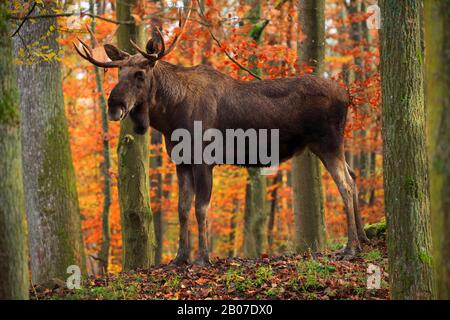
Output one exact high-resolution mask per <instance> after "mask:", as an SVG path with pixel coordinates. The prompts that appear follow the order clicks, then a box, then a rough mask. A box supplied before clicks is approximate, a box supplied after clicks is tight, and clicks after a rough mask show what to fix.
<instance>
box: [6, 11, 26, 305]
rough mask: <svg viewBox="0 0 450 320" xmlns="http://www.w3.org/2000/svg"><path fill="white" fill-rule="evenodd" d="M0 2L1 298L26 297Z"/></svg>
mask: <svg viewBox="0 0 450 320" xmlns="http://www.w3.org/2000/svg"><path fill="white" fill-rule="evenodd" d="M7 15H8V4H7V3H6V2H2V3H0V56H1V59H0V155H1V156H0V177H1V178H0V300H4V299H8V300H10V299H28V252H27V244H26V241H27V240H26V239H27V237H26V220H25V206H24V195H23V181H22V155H21V146H20V107H19V94H18V91H17V83H16V73H15V68H14V60H13V53H12V52H13V51H12V43H11V30H10V28H9V24H8V20H7Z"/></svg>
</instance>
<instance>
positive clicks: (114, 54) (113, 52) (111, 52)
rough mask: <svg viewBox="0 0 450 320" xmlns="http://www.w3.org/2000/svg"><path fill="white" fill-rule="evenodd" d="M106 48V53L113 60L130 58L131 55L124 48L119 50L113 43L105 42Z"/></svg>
mask: <svg viewBox="0 0 450 320" xmlns="http://www.w3.org/2000/svg"><path fill="white" fill-rule="evenodd" d="M103 48H105V52H106V55H107V56H108V57H109V58H110V59H111V60H112V61H118V60H124V59H126V58H128V57H129V56H130V55H129V54H128V53H126V52H124V51H122V50H119V49H118V48H116V47H115V46H113V45H112V44H105V45H104V46H103Z"/></svg>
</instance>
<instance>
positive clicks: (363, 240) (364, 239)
mask: <svg viewBox="0 0 450 320" xmlns="http://www.w3.org/2000/svg"><path fill="white" fill-rule="evenodd" d="M358 239H359V242H360V243H369V242H370V239H369V238H367V236H366V235H365V234H364V235H362V236H359V237H358Z"/></svg>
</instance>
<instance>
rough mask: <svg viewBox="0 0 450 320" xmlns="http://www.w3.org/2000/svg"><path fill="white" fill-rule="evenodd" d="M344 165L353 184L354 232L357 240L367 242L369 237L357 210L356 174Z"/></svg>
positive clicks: (347, 165)
mask: <svg viewBox="0 0 450 320" xmlns="http://www.w3.org/2000/svg"><path fill="white" fill-rule="evenodd" d="M345 165H346V170H347V172H348V175H350V178H351V180H352V183H353V186H354V192H353V210H354V212H355V223H356V232H357V233H358V239H359V242H360V243H367V242H369V238H367V236H366V232H365V231H364V224H363V223H362V218H361V213H360V211H359V197H358V188H357V185H356V175H355V173H354V172H353V170H352V168H351V167H350V166H349V164H348V163H345Z"/></svg>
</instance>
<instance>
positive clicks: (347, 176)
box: [75, 18, 367, 265]
mask: <svg viewBox="0 0 450 320" xmlns="http://www.w3.org/2000/svg"><path fill="white" fill-rule="evenodd" d="M186 20H187V18H186V19H185V20H184V23H183V24H182V23H181V20H180V26H181V25H182V26H183V28H181V30H183V29H184V26H185V25H186ZM180 34H181V33H180ZM178 39H179V35H178V36H176V37H175V39H174V40H173V42H172V44H171V45H170V46H169V47H168V48H167V49H166V47H165V45H164V39H163V36H162V34H161V32H160V31H159V29H158V28H156V32H155V36H154V37H153V38H152V39H150V40H149V41H148V43H147V45H146V48H145V50H143V49H141V48H139V46H137V45H136V44H135V43H134V42H132V41H131V44H132V45H133V46H134V48H135V49H136V50H137V52H138V53H137V54H134V55H130V54H129V53H127V52H124V51H122V50H120V49H118V48H117V47H115V46H113V45H110V44H106V45H104V49H105V52H106V54H107V56H108V57H109V58H110V60H111V61H99V60H97V59H96V58H94V55H93V52H92V49H91V48H90V47H89V46H87V45H86V44H85V43H83V42H82V41H81V40H80V41H81V44H82V47H81V49H79V48H78V47H77V46H75V49H76V50H77V52H78V54H79V55H80V56H81V57H83V58H84V59H86V60H87V61H89V62H90V63H92V64H94V65H96V66H98V67H101V68H120V77H119V81H118V83H117V84H116V86H115V87H114V88H113V89H112V91H111V93H110V96H109V99H108V116H109V119H110V120H112V121H119V120H123V119H124V118H125V117H127V115H129V116H130V117H131V119H132V121H133V123H134V130H135V132H136V133H139V134H144V133H145V132H146V131H147V129H148V127H149V126H151V127H153V128H154V129H156V130H158V131H160V132H161V133H162V134H163V136H164V138H165V141H166V147H167V152H168V153H169V155H170V154H171V150H172V149H173V147H174V142H173V141H172V140H171V136H172V133H173V132H174V131H175V130H176V129H180V128H183V129H185V130H187V131H189V132H191V133H193V127H194V125H193V124H194V121H201V123H202V125H203V128H204V129H208V128H215V129H218V130H220V131H221V132H225V130H227V129H237V128H240V129H243V130H247V129H252V128H253V129H257V130H258V129H278V130H279V159H280V161H284V160H287V159H289V158H291V157H292V156H294V155H297V154H300V153H301V152H302V151H303V150H304V149H305V148H309V150H311V151H312V152H313V153H314V154H315V155H317V156H318V157H319V159H320V160H321V161H322V163H323V164H324V166H325V168H326V169H327V170H328V171H329V172H330V174H331V176H332V177H333V180H334V181H335V183H336V185H337V186H338V189H339V192H340V194H341V196H342V198H343V201H344V204H345V213H346V216H347V230H348V242H347V245H346V247H345V248H344V249H343V250H342V251H341V252H340V253H339V254H340V256H341V257H343V258H349V257H352V256H354V255H355V254H357V253H358V252H359V251H361V243H362V242H366V241H367V237H366V235H365V232H364V228H363V224H362V221H361V217H360V214H359V211H358V195H357V188H356V183H355V175H354V173H353V171H352V169H351V168H350V166H349V165H348V164H347V162H346V161H345V157H344V127H345V123H346V117H347V109H348V106H349V104H350V96H349V94H348V92H347V90H345V89H344V88H342V87H340V86H339V85H338V84H337V83H335V82H333V81H331V80H329V79H324V78H321V77H319V76H315V75H301V76H297V77H290V78H281V79H273V80H261V81H240V80H236V79H234V78H232V77H230V76H228V75H226V74H223V73H221V72H219V71H218V70H216V69H214V68H213V67H211V66H208V65H197V66H193V67H183V66H178V65H173V64H171V63H168V62H166V61H163V60H162V58H163V57H164V56H166V55H167V54H169V53H170V52H171V51H172V50H173V49H174V48H175V44H176V42H177V40H178ZM215 165H216V164H214V163H213V164H207V163H197V164H193V163H191V164H186V163H181V164H177V166H176V172H177V177H178V187H179V198H178V213H179V222H180V234H179V248H178V254H177V256H176V258H175V259H174V260H173V261H172V263H173V264H175V265H182V264H186V263H188V262H189V256H190V253H189V250H190V249H189V244H188V218H189V212H190V208H191V206H192V202H193V200H194V196H195V215H196V218H197V223H198V235H199V239H198V247H199V249H198V256H197V258H196V260H195V263H197V264H200V265H206V264H209V263H210V262H209V257H208V249H207V236H206V229H207V228H206V215H207V210H208V206H209V203H210V199H211V192H212V185H213V168H214V166H215ZM258 165H259V164H256V166H258Z"/></svg>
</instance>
